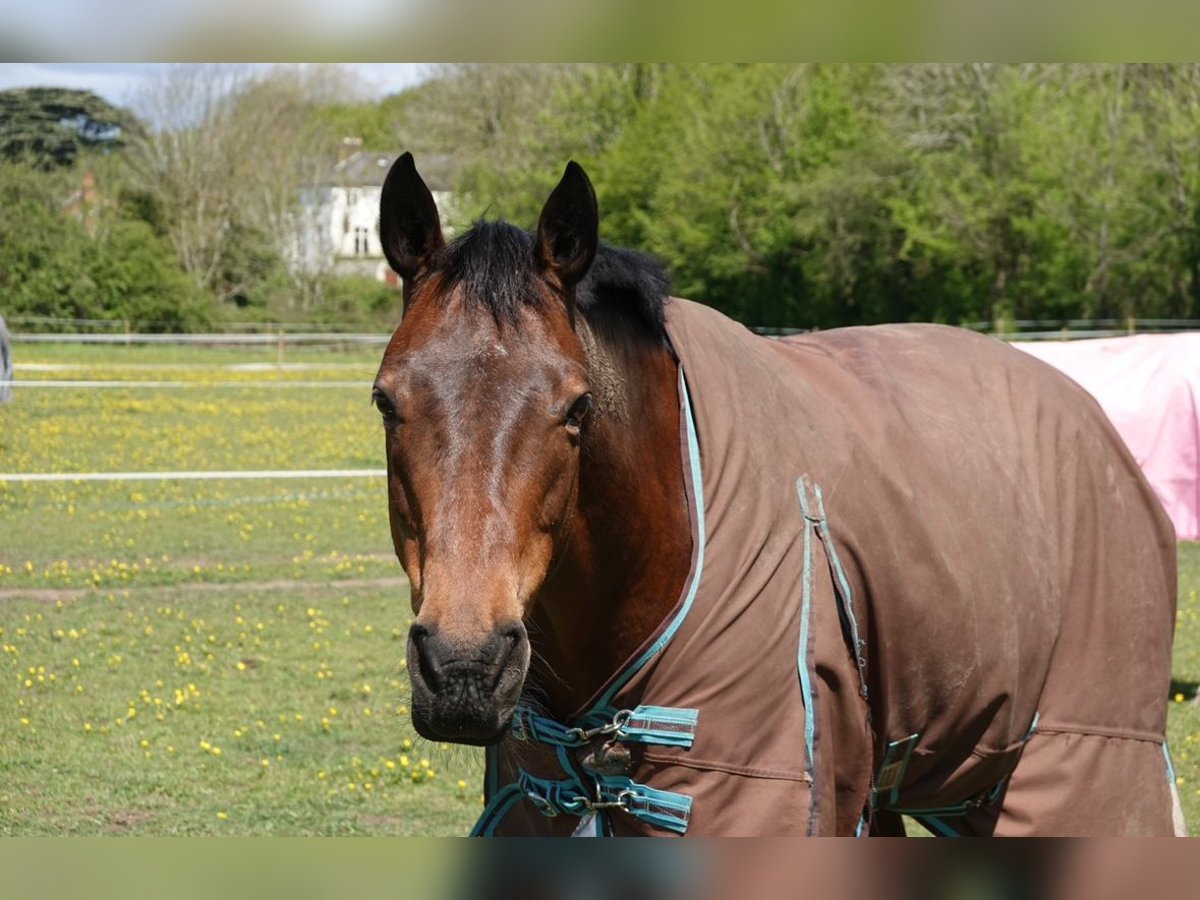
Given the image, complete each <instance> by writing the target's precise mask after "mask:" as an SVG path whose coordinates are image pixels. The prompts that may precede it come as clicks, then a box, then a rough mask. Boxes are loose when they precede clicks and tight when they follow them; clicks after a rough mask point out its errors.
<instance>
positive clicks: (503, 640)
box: [496, 621, 525, 659]
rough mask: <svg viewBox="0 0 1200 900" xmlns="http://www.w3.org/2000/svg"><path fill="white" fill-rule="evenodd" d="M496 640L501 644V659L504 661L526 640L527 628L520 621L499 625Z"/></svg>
mask: <svg viewBox="0 0 1200 900" xmlns="http://www.w3.org/2000/svg"><path fill="white" fill-rule="evenodd" d="M496 638H497V640H499V642H500V657H501V658H502V659H503V658H505V657H507V656H508V655H509V654H510V653H512V652H513V651H514V650H515V649H516V648H517V647H519V646H520V645H521V641H523V640H525V626H524V625H523V624H522V623H521V622H519V621H518V622H510V623H509V624H507V625H499V626H497V628H496Z"/></svg>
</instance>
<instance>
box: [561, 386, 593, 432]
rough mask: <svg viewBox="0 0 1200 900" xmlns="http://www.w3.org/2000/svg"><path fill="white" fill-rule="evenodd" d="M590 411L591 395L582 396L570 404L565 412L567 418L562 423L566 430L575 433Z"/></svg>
mask: <svg viewBox="0 0 1200 900" xmlns="http://www.w3.org/2000/svg"><path fill="white" fill-rule="evenodd" d="M591 409H592V395H591V394H584V395H583V396H582V397H580V398H579V399H578V400H576V401H575V402H574V403H572V404H571V408H570V409H569V410H567V418H566V420H565V421H564V422H563V424H564V425H566V426H567V427H568V428H571V429H574V430H576V431H578V430H579V428H580V427H581V426H582V425H583V420H584V418H585V417H586V416H587V414H588V413H589V412H591Z"/></svg>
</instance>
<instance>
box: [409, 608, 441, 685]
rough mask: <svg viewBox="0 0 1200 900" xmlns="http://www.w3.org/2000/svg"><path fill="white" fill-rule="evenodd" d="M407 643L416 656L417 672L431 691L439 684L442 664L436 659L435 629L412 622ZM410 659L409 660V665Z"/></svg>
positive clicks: (436, 641) (437, 642)
mask: <svg viewBox="0 0 1200 900" xmlns="http://www.w3.org/2000/svg"><path fill="white" fill-rule="evenodd" d="M408 640H409V644H410V646H411V647H412V650H413V653H412V654H411V655H413V656H416V658H417V659H416V663H417V673H418V675H419V676H420V678H421V680H422V681H424V682H425V685H426V686H427V687H428V688H429V689H430V690H432V691H436V690H437V689H438V688H439V687H440V686H441V681H442V677H441V676H442V665H441V662H440V661H439V660H438V658H437V656H438V649H439V648H438V644H439V643H441V641H439V640H438V638H437V629H436V628H430V627H427V626H425V625H420V624H417V623H414V624H413V626H412V628H410V629H409V632H408ZM411 664H412V661H411V660H410V661H409V665H411Z"/></svg>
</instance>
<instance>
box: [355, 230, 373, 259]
mask: <svg viewBox="0 0 1200 900" xmlns="http://www.w3.org/2000/svg"><path fill="white" fill-rule="evenodd" d="M370 234H371V232H370V230H369V229H367V228H364V227H362V226H359V227H358V228H355V229H354V255H355V256H367V255H369V254H370V252H371V238H370Z"/></svg>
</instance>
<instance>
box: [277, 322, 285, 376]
mask: <svg viewBox="0 0 1200 900" xmlns="http://www.w3.org/2000/svg"><path fill="white" fill-rule="evenodd" d="M283 342H284V337H283V323H282V322H280V323H279V341H278V342H277V343H276V352H275V365H277V366H279V367H281V368H282V367H283Z"/></svg>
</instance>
